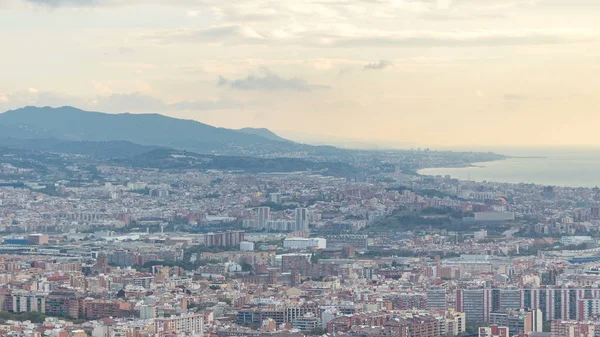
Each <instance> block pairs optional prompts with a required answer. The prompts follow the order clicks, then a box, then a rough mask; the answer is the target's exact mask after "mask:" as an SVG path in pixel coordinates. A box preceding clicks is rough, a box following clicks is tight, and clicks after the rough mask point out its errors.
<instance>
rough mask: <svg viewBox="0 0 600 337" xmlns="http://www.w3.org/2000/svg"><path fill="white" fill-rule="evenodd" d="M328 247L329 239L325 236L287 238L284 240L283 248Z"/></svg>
mask: <svg viewBox="0 0 600 337" xmlns="http://www.w3.org/2000/svg"><path fill="white" fill-rule="evenodd" d="M326 247H327V240H325V239H323V238H310V239H306V238H287V239H285V240H283V248H288V249H312V248H318V249H324V248H326Z"/></svg>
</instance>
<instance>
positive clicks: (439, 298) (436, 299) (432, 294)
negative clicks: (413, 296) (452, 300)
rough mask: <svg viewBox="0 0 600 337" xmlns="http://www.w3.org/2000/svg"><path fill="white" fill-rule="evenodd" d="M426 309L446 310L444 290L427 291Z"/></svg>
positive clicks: (433, 289)
mask: <svg viewBox="0 0 600 337" xmlns="http://www.w3.org/2000/svg"><path fill="white" fill-rule="evenodd" d="M427 309H441V310H446V309H447V308H446V288H432V289H427Z"/></svg>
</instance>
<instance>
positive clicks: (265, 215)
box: [256, 207, 271, 229]
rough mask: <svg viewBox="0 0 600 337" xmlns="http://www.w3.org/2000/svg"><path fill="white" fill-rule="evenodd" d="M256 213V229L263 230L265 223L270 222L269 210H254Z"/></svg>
mask: <svg viewBox="0 0 600 337" xmlns="http://www.w3.org/2000/svg"><path fill="white" fill-rule="evenodd" d="M256 211H257V213H258V228H259V229H263V228H266V227H267V221H269V220H271V208H269V207H259V208H257V209H256Z"/></svg>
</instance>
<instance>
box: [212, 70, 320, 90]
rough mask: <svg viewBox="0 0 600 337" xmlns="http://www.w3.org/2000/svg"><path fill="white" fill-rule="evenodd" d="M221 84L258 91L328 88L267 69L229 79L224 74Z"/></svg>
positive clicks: (219, 83)
mask: <svg viewBox="0 0 600 337" xmlns="http://www.w3.org/2000/svg"><path fill="white" fill-rule="evenodd" d="M218 85H219V86H228V87H230V88H232V89H238V90H256V91H298V92H310V91H312V90H315V89H327V88H329V87H328V86H324V85H311V84H309V83H308V82H307V81H306V80H304V79H301V78H298V77H292V78H289V79H287V78H283V77H281V76H279V75H277V74H274V73H272V72H271V71H269V70H267V69H262V70H261V72H260V74H259V75H248V76H247V77H244V78H241V79H236V80H229V79H226V78H225V77H223V76H220V77H219V82H218Z"/></svg>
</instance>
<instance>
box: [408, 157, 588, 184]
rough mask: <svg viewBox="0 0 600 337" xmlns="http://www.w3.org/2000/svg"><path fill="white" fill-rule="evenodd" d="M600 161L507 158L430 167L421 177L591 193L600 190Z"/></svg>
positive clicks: (421, 170)
mask: <svg viewBox="0 0 600 337" xmlns="http://www.w3.org/2000/svg"><path fill="white" fill-rule="evenodd" d="M598 170H600V160H596V159H595V158H588V159H585V160H582V159H581V158H572V159H565V158H553V157H545V156H527V157H522V156H506V158H504V159H501V160H493V161H486V162H474V163H471V164H469V165H464V166H461V167H429V168H423V169H419V170H417V171H416V173H417V175H418V176H447V175H448V176H450V177H451V178H453V179H458V180H460V181H463V182H479V183H481V182H490V183H500V184H511V185H520V184H526V185H536V186H556V187H561V188H573V189H577V188H586V189H592V188H595V187H597V186H600V176H597V175H596V173H595V172H597V171H598Z"/></svg>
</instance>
